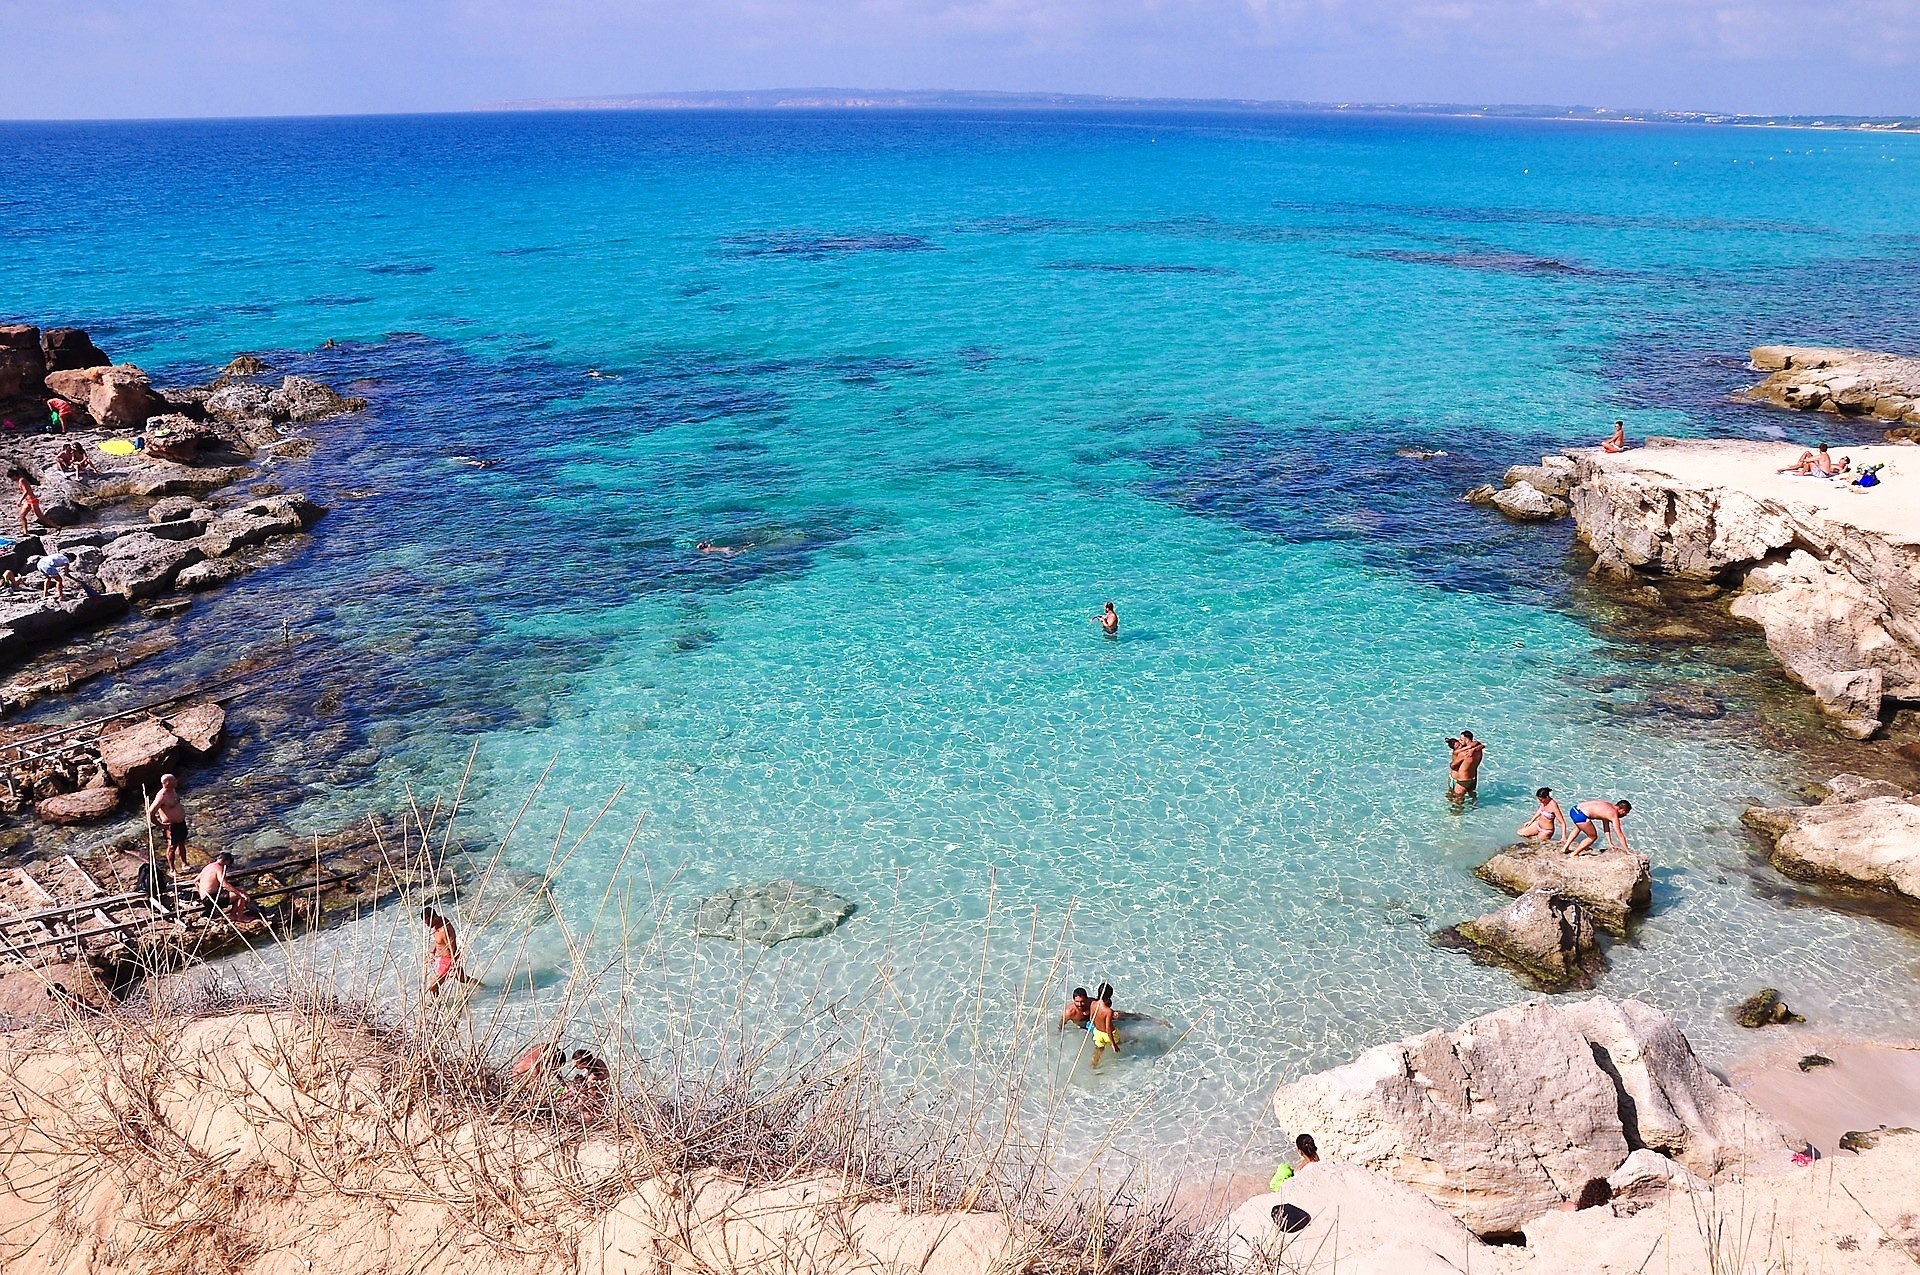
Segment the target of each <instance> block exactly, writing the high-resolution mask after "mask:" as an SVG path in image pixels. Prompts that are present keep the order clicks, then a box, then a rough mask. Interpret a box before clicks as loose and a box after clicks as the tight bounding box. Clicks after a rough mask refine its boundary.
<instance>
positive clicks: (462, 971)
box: [420, 908, 480, 996]
mask: <svg viewBox="0 0 1920 1275" xmlns="http://www.w3.org/2000/svg"><path fill="white" fill-rule="evenodd" d="M420 919H421V920H422V921H424V922H426V926H427V947H428V950H427V960H428V962H429V966H430V968H429V969H428V971H427V995H429V996H438V995H439V994H440V985H441V984H442V983H445V982H446V981H447V980H448V979H449V978H451V979H453V980H454V981H455V982H459V983H478V982H479V981H480V980H479V979H477V978H474V977H472V976H470V975H469V974H468V973H467V967H466V966H465V964H463V963H462V962H461V960H460V939H459V936H458V935H456V934H455V933H454V932H453V922H452V921H449V920H447V918H446V917H444V916H441V915H440V914H439V913H438V912H436V911H434V910H433V909H432V908H422V909H421V910H420Z"/></svg>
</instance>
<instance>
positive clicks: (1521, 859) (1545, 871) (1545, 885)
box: [1475, 842, 1653, 935]
mask: <svg viewBox="0 0 1920 1275" xmlns="http://www.w3.org/2000/svg"><path fill="white" fill-rule="evenodd" d="M1475 875H1476V876H1478V877H1479V878H1480V879H1481V880H1482V881H1485V882H1486V883H1487V884H1489V885H1493V886H1498V887H1499V888H1500V889H1502V890H1505V891H1507V893H1509V894H1525V893H1527V892H1528V891H1530V890H1538V889H1545V890H1547V891H1549V892H1551V893H1553V894H1558V895H1561V896H1562V897H1564V898H1568V899H1575V900H1578V901H1579V902H1581V903H1583V904H1585V905H1586V907H1587V910H1588V911H1589V913H1591V915H1592V918H1593V923H1594V924H1595V925H1597V926H1599V927H1600V928H1601V929H1603V930H1606V931H1607V932H1608V933H1610V934H1619V935H1625V934H1626V932H1627V918H1628V917H1629V916H1630V915H1632V914H1633V913H1636V912H1645V911H1646V910H1647V909H1648V908H1649V907H1650V906H1652V904H1653V873H1652V870H1651V867H1650V865H1649V864H1648V862H1647V858H1646V856H1645V855H1641V854H1628V853H1624V852H1622V851H1619V850H1608V851H1605V852H1603V853H1599V854H1582V855H1568V854H1562V853H1561V852H1560V847H1559V843H1558V842H1518V843H1515V844H1514V845H1510V846H1508V847H1506V848H1505V849H1504V850H1502V851H1500V853H1498V854H1496V855H1494V856H1493V857H1492V858H1491V859H1488V860H1487V861H1486V862H1485V863H1483V864H1481V865H1480V866H1479V867H1478V868H1477V869H1475Z"/></svg>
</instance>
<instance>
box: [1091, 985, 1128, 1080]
mask: <svg viewBox="0 0 1920 1275" xmlns="http://www.w3.org/2000/svg"><path fill="white" fill-rule="evenodd" d="M1088 1021H1089V1025H1090V1026H1091V1027H1092V1029H1093V1061H1092V1063H1090V1064H1089V1065H1090V1066H1091V1067H1092V1068H1093V1070H1095V1071H1098V1070H1100V1055H1101V1054H1103V1053H1105V1052H1106V1051H1107V1050H1109V1049H1111V1050H1112V1051H1113V1056H1114V1057H1115V1058H1118V1057H1119V1056H1120V1016H1119V1015H1118V1014H1116V1013H1114V1012H1113V984H1112V983H1102V984H1100V991H1099V992H1098V993H1097V994H1096V995H1095V996H1094V998H1093V1006H1092V1010H1091V1013H1090V1015H1089V1019H1088Z"/></svg>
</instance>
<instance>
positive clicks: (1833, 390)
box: [1747, 345, 1920, 425]
mask: <svg viewBox="0 0 1920 1275" xmlns="http://www.w3.org/2000/svg"><path fill="white" fill-rule="evenodd" d="M1752 359H1753V370H1754V371H1756V372H1768V373H1771V375H1770V376H1768V377H1767V379H1766V380H1764V381H1762V382H1760V384H1758V385H1756V386H1754V387H1753V388H1752V389H1750V390H1748V391H1747V397H1748V398H1752V399H1758V400H1759V401H1761V402H1763V403H1772V404H1774V405H1775V406H1776V407H1790V408H1794V409H1796V410H1798V411H1814V412H1836V413H1839V414H1842V415H1846V416H1876V417H1878V418H1880V419H1881V420H1885V421H1904V422H1905V423H1906V424H1908V425H1920V358H1914V357H1910V356H1907V355H1901V354H1885V353H1882V352H1880V351H1877V350H1849V349H1837V348H1834V347H1830V346H1819V345H1762V346H1756V347H1755V348H1754V350H1753V352H1752Z"/></svg>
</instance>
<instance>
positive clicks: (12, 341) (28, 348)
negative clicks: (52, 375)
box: [0, 323, 47, 402]
mask: <svg viewBox="0 0 1920 1275" xmlns="http://www.w3.org/2000/svg"><path fill="white" fill-rule="evenodd" d="M46 375H47V360H46V356H45V355H44V354H42V353H41V351H40V329H39V328H36V327H31V326H29V325H27V324H25V323H7V324H0V402H4V401H6V400H7V399H13V398H32V397H37V396H38V395H39V393H40V388H41V385H42V383H43V381H44V379H45V377H46Z"/></svg>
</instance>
